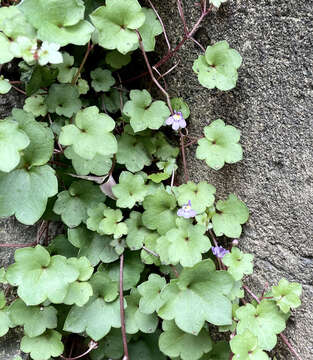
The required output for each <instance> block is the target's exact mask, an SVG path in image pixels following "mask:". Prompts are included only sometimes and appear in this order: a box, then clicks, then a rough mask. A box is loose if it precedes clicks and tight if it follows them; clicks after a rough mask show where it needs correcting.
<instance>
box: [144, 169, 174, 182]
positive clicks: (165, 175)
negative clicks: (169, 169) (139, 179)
mask: <svg viewBox="0 0 313 360" xmlns="http://www.w3.org/2000/svg"><path fill="white" fill-rule="evenodd" d="M170 177H171V174H169V173H166V172H160V173H155V174H151V175H149V176H148V179H150V180H152V181H153V182H155V183H157V184H159V183H160V182H162V181H164V180H166V179H168V178H170Z"/></svg>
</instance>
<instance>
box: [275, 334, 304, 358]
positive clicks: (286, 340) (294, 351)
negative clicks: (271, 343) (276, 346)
mask: <svg viewBox="0 0 313 360" xmlns="http://www.w3.org/2000/svg"><path fill="white" fill-rule="evenodd" d="M279 336H280V337H281V339H282V340H283V342H284V343H285V344H286V345H287V347H288V349H289V351H290V352H291V353H292V354H293V355H294V356H295V357H296V358H297V359H298V360H302V358H301V357H300V356H299V355H298V353H297V352H296V350H295V349H294V348H293V346H292V345H291V344H290V342H289V341H288V339H287V338H286V336H285V335H284V334H283V333H280V334H279Z"/></svg>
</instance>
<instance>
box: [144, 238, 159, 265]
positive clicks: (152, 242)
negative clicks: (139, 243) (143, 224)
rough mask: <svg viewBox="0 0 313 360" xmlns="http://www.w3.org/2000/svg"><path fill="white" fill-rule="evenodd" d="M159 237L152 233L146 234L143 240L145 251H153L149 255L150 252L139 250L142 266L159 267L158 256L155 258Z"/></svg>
mask: <svg viewBox="0 0 313 360" xmlns="http://www.w3.org/2000/svg"><path fill="white" fill-rule="evenodd" d="M159 237H160V235H159V234H158V233H157V232H153V233H150V234H148V235H147V236H146V237H145V239H144V245H145V247H146V249H147V250H150V251H153V253H152V254H151V253H150V252H148V251H146V250H145V249H142V250H141V253H140V257H141V260H142V262H143V263H144V264H147V265H151V264H154V265H156V266H160V265H161V262H160V259H159V256H155V255H157V254H156V246H157V240H158V238H159Z"/></svg>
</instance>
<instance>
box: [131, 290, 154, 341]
mask: <svg viewBox="0 0 313 360" xmlns="http://www.w3.org/2000/svg"><path fill="white" fill-rule="evenodd" d="M125 299H126V302H127V308H126V310H125V325H126V332H127V333H128V334H136V333H137V332H138V331H139V330H140V331H142V332H144V333H148V334H150V333H154V332H155V330H156V328H157V326H158V317H157V316H156V314H144V313H142V312H141V311H140V309H139V301H140V294H139V292H138V290H137V289H132V290H131V292H130V295H128V296H126V297H125Z"/></svg>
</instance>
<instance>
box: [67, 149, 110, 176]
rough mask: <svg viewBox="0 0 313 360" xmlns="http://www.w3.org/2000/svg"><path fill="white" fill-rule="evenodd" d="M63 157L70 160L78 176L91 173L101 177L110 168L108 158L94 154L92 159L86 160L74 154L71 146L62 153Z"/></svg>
mask: <svg viewBox="0 0 313 360" xmlns="http://www.w3.org/2000/svg"><path fill="white" fill-rule="evenodd" d="M64 155H65V156H66V157H67V158H68V159H71V160H72V165H73V168H74V169H75V171H76V174H78V175H88V174H90V173H91V174H95V175H98V176H102V175H105V174H107V173H108V172H109V171H110V169H111V166H112V160H111V158H110V157H108V156H103V155H100V154H96V155H95V156H94V158H93V159H91V160H86V159H84V158H82V157H80V156H79V155H77V154H76V152H75V151H74V149H73V146H69V147H67V148H66V149H65V151H64Z"/></svg>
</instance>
